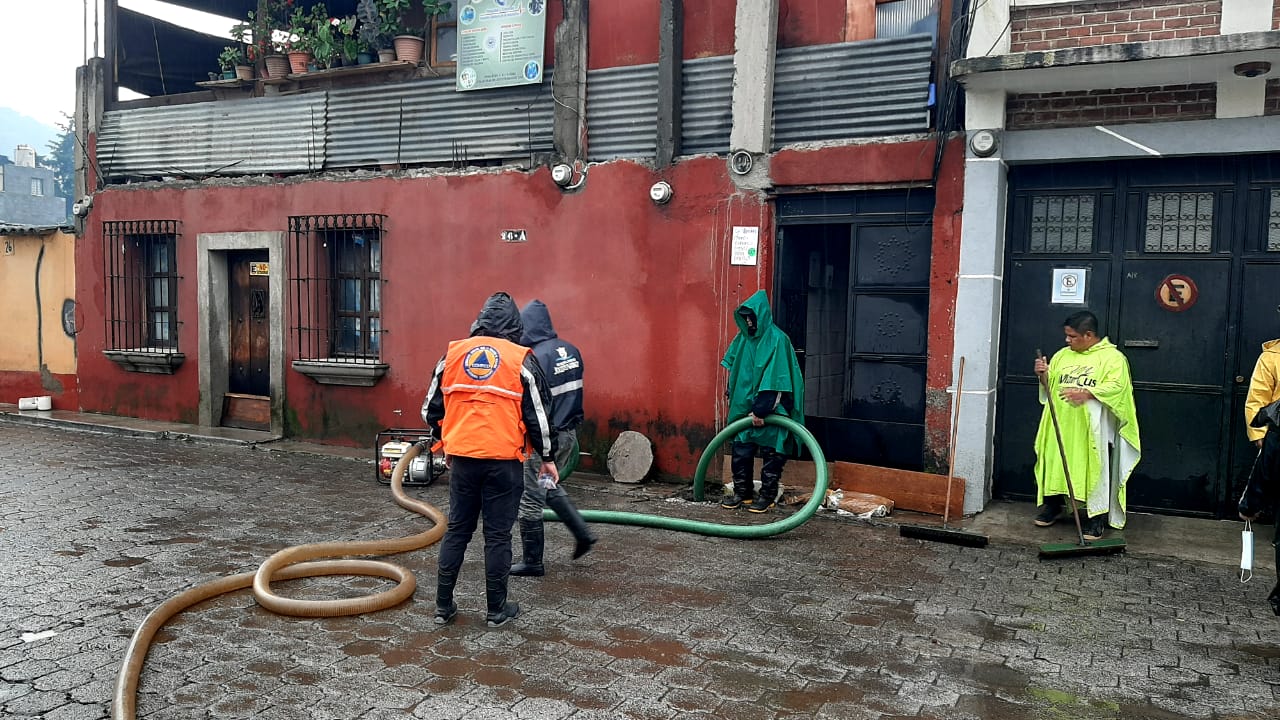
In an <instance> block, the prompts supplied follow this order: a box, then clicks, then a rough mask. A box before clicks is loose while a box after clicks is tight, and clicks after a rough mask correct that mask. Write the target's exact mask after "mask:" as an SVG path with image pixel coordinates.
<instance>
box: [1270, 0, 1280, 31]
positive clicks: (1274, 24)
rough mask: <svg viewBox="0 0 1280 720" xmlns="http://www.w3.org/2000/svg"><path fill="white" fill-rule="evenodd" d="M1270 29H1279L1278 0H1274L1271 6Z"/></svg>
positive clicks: (1279, 8) (1279, 5) (1279, 9)
mask: <svg viewBox="0 0 1280 720" xmlns="http://www.w3.org/2000/svg"><path fill="white" fill-rule="evenodd" d="M1271 29H1272V30H1280V0H1275V3H1274V4H1272V6H1271Z"/></svg>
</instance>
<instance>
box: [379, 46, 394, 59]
mask: <svg viewBox="0 0 1280 720" xmlns="http://www.w3.org/2000/svg"><path fill="white" fill-rule="evenodd" d="M395 59H396V51H395V48H383V49H381V50H379V51H378V62H395Z"/></svg>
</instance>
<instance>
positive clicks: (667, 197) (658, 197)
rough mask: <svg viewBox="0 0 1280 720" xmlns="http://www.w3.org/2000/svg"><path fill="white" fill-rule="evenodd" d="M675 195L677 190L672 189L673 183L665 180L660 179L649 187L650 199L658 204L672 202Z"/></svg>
mask: <svg viewBox="0 0 1280 720" xmlns="http://www.w3.org/2000/svg"><path fill="white" fill-rule="evenodd" d="M673 195H675V191H674V190H672V189H671V185H670V184H669V183H668V182H667V181H665V180H659V181H658V182H656V183H654V184H653V187H651V188H649V199H650V200H652V201H654V202H655V203H657V204H658V205H666V204H667V203H669V202H671V197H672V196H673Z"/></svg>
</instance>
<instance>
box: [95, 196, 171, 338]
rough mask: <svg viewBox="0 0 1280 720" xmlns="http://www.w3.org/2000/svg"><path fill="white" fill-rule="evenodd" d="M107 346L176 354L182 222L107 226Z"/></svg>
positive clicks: (104, 225) (105, 232)
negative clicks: (179, 242) (179, 248)
mask: <svg viewBox="0 0 1280 720" xmlns="http://www.w3.org/2000/svg"><path fill="white" fill-rule="evenodd" d="M102 237H103V255H104V257H103V260H104V263H103V268H104V272H105V274H106V306H107V308H108V312H107V318H106V319H107V347H108V349H110V350H139V351H165V352H177V350H178V328H179V327H180V326H181V323H180V322H179V320H178V281H179V280H180V279H181V277H182V276H180V275H178V222H177V221H176V220H125V221H113V222H104V223H103V224H102Z"/></svg>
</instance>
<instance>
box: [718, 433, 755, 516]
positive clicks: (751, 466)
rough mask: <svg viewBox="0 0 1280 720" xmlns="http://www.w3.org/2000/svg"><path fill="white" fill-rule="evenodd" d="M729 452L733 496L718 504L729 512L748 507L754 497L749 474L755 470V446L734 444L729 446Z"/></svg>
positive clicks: (753, 488)
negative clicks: (730, 451)
mask: <svg viewBox="0 0 1280 720" xmlns="http://www.w3.org/2000/svg"><path fill="white" fill-rule="evenodd" d="M731 450H732V454H731V455H730V456H729V458H730V460H729V462H730V468H732V470H733V495H730V496H729V497H727V498H725V499H724V501H723V502H721V503H720V507H722V508H727V509H729V510H732V509H734V508H736V507H738V506H740V505H750V504H751V502H752V500H751V498H752V497H753V496H754V495H755V487H754V485H753V484H752V483H751V474H752V471H753V470H755V461H756V446H755V445H754V444H752V443H740V442H735V443H733V444H732V445H731Z"/></svg>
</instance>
